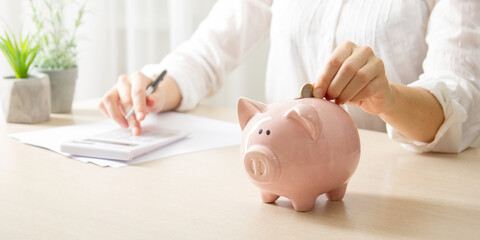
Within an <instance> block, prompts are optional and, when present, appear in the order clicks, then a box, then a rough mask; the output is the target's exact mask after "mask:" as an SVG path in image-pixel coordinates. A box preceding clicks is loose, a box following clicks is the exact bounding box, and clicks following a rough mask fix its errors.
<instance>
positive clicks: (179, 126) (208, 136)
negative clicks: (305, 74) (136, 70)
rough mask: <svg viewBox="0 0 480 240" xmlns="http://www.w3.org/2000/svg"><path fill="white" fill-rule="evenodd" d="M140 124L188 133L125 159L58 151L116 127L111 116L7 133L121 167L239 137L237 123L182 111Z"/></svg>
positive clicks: (235, 142) (237, 141) (236, 140)
mask: <svg viewBox="0 0 480 240" xmlns="http://www.w3.org/2000/svg"><path fill="white" fill-rule="evenodd" d="M141 124H142V126H161V128H164V129H174V130H181V131H186V132H189V133H190V135H189V136H187V137H186V138H184V139H182V140H179V141H177V142H174V143H172V144H169V145H167V146H164V147H162V148H159V149H157V150H154V151H152V152H150V153H147V154H145V155H142V156H139V157H138V158H135V159H134V160H131V161H128V162H125V161H115V160H106V159H99V158H89V157H78V156H71V155H70V154H67V153H62V152H60V145H61V143H62V142H65V141H71V140H74V139H79V138H86V137H88V136H92V135H95V134H98V133H102V132H105V131H109V130H113V129H116V128H118V125H117V124H116V123H114V122H113V121H111V120H107V121H103V122H99V123H92V124H82V125H72V126H64V127H56V128H49V129H44V130H37V131H31V132H22V133H15V134H11V135H10V137H12V138H15V139H18V140H19V141H21V142H23V143H26V144H30V145H34V146H38V147H42V148H46V149H49V150H52V151H55V152H57V153H60V154H62V155H65V156H68V157H71V158H73V159H76V160H79V161H82V162H85V163H88V162H91V163H94V164H97V165H100V166H103V167H123V166H126V165H131V164H137V163H142V162H147V161H151V160H157V159H160V158H165V157H170V156H174V155H179V154H184V153H190V152H196V151H203V150H208V149H213V148H221V147H227V146H233V145H239V144H240V140H241V129H240V126H239V125H238V124H234V123H229V122H224V121H218V120H213V119H209V118H203V117H197V116H193V115H190V114H184V113H177V112H166V113H161V114H149V115H147V117H146V119H145V120H144V121H142V123H141Z"/></svg>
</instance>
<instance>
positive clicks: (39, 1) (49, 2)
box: [30, 0, 85, 113]
mask: <svg viewBox="0 0 480 240" xmlns="http://www.w3.org/2000/svg"><path fill="white" fill-rule="evenodd" d="M66 6H75V7H77V9H76V14H77V15H76V18H75V21H74V23H73V26H71V27H70V28H67V24H66V23H65V21H64V16H63V14H64V10H65V7H66ZM30 7H31V11H32V20H33V23H34V25H35V27H36V30H37V34H36V36H37V40H38V42H39V44H40V50H39V52H38V57H37V59H36V60H35V62H34V63H33V65H34V67H35V70H36V71H38V72H42V73H46V74H48V75H49V77H50V88H51V104H52V106H51V111H52V113H69V112H71V110H72V101H73V96H74V93H75V85H76V81H77V76H78V68H77V54H78V53H77V44H76V41H77V30H78V28H79V27H80V25H81V24H82V23H83V22H82V21H83V17H84V14H85V3H83V4H82V5H77V3H76V2H73V1H67V2H65V1H53V0H30Z"/></svg>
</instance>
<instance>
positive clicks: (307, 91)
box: [300, 83, 313, 98]
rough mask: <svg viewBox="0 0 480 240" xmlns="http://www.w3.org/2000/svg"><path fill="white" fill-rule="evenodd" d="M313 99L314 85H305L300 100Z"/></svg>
mask: <svg viewBox="0 0 480 240" xmlns="http://www.w3.org/2000/svg"><path fill="white" fill-rule="evenodd" d="M312 97H313V85H312V84H310V83H307V84H305V85H303V87H302V91H301V92H300V98H312Z"/></svg>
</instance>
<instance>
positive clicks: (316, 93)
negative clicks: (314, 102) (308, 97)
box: [313, 88, 325, 98]
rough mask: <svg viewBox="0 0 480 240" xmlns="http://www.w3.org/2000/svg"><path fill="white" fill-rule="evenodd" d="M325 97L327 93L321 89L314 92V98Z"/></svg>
mask: <svg viewBox="0 0 480 240" xmlns="http://www.w3.org/2000/svg"><path fill="white" fill-rule="evenodd" d="M324 95H325V92H324V91H323V89H321V88H316V89H315V90H313V96H314V97H316V98H323V96H324Z"/></svg>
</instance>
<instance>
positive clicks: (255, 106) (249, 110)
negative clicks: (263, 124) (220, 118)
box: [237, 98, 267, 130]
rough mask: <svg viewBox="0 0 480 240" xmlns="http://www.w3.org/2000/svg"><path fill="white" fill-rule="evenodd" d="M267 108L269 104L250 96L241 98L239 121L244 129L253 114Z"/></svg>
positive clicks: (238, 106) (238, 107)
mask: <svg viewBox="0 0 480 240" xmlns="http://www.w3.org/2000/svg"><path fill="white" fill-rule="evenodd" d="M266 108H267V105H265V104H263V103H261V102H256V101H253V100H250V99H248V98H239V99H238V102H237V111H238V122H239V123H240V127H241V128H242V130H243V129H244V128H245V126H246V125H247V123H248V121H250V119H251V118H252V117H253V115H255V114H257V113H262V112H264V111H265V109H266Z"/></svg>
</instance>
